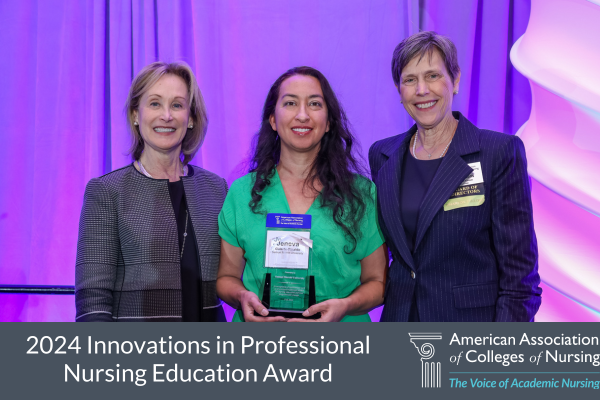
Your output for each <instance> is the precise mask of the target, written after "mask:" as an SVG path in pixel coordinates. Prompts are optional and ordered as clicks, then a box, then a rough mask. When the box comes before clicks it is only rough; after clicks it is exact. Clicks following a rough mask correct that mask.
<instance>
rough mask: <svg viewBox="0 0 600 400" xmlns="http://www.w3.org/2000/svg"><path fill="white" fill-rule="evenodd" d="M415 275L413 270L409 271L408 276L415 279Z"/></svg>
mask: <svg viewBox="0 0 600 400" xmlns="http://www.w3.org/2000/svg"><path fill="white" fill-rule="evenodd" d="M415 276H416V274H415V271H410V277H411V278H413V279H415Z"/></svg>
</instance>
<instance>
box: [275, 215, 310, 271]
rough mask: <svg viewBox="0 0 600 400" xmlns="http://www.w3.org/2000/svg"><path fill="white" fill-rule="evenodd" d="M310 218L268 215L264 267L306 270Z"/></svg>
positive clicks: (307, 216)
mask: <svg viewBox="0 0 600 400" xmlns="http://www.w3.org/2000/svg"><path fill="white" fill-rule="evenodd" d="M310 227H311V216H310V215H302V214H268V215H267V244H266V255H265V267H267V268H290V269H308V265H309V257H308V256H309V252H310V249H311V248H312V246H313V242H312V240H310Z"/></svg>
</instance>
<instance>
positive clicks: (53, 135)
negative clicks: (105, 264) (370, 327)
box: [0, 0, 600, 321]
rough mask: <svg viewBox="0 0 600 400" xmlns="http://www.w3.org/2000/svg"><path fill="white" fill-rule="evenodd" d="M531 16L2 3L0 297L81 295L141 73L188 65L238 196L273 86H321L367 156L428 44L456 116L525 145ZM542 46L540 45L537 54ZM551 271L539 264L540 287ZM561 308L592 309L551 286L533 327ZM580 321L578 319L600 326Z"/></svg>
mask: <svg viewBox="0 0 600 400" xmlns="http://www.w3.org/2000/svg"><path fill="white" fill-rule="evenodd" d="M573 1H575V0H573ZM577 1H578V2H579V3H582V2H583V3H585V2H586V0H577ZM563 2H567V0H563ZM539 3H541V2H534V7H540V8H541V7H543V5H541V4H539ZM536 4H537V5H536ZM589 4H590V7H597V6H596V5H594V4H592V3H589ZM530 11H532V10H530V2H529V1H527V0H510V1H509V0H506V1H484V0H420V1H419V0H395V1H393V0H373V1H358V0H356V1H352V0H327V1H322V0H303V1H279V0H263V1H242V0H240V1H234V0H203V1H201V0H198V1H191V0H176V1H175V0H154V1H142V0H113V1H103V0H94V1H69V0H62V1H60V0H43V1H42V0H40V1H33V0H30V1H20V2H8V1H3V2H1V3H0V23H1V26H3V29H2V30H1V31H0V43H2V44H3V57H2V60H1V61H0V83H1V85H0V87H2V88H3V95H2V96H0V116H1V121H2V123H3V124H4V126H5V127H4V129H2V130H1V131H0V139H1V143H2V145H1V146H0V181H1V182H2V187H1V188H0V284H39V285H48V284H59V285H72V284H74V265H75V251H76V241H77V229H78V221H79V213H80V210H81V204H82V198H83V191H84V188H85V184H86V183H87V181H88V180H89V179H91V178H93V177H96V176H100V175H102V174H105V173H107V172H110V171H112V170H114V169H117V168H120V167H122V166H124V165H126V164H127V163H129V162H130V161H131V160H130V158H129V156H128V155H127V154H126V151H127V149H128V147H129V137H128V133H127V130H126V124H125V115H124V110H123V107H124V103H125V98H126V95H127V91H128V88H129V85H130V83H131V80H132V78H133V76H135V74H136V73H137V72H138V71H139V70H140V69H141V68H142V67H143V66H145V65H146V64H148V63H150V62H152V61H156V60H163V61H177V60H183V61H185V62H187V63H188V64H190V65H191V66H192V68H193V69H194V71H195V72H196V74H197V76H198V81H199V84H200V88H201V90H202V93H203V95H204V98H205V101H206V104H207V108H208V113H209V121H210V122H209V128H208V134H207V138H206V141H205V143H204V145H203V147H202V149H201V151H200V152H199V153H198V155H197V156H196V158H195V159H194V160H193V164H195V165H199V166H202V167H203V168H206V169H208V170H210V171H213V172H215V173H217V174H219V175H221V176H223V177H225V178H226V179H227V181H228V182H229V183H231V182H232V181H233V180H234V179H236V178H237V177H239V176H241V175H242V174H244V173H245V160H246V158H247V155H248V150H249V145H250V141H251V138H252V135H253V134H254V133H255V132H256V130H257V128H258V125H259V121H260V112H261V108H262V104H263V101H264V98H265V96H266V93H267V91H268V89H269V87H270V85H271V84H272V83H273V81H274V80H275V79H276V78H277V77H278V76H279V75H280V74H281V73H283V72H284V71H285V70H287V69H288V68H291V67H295V66H300V65H308V66H312V67H315V68H317V69H319V70H321V71H322V72H323V73H324V74H325V75H326V76H327V77H328V79H329V81H330V83H331V84H332V86H333V88H334V90H335V91H336V93H337V94H338V96H339V98H340V99H341V101H342V103H343V105H344V107H345V109H346V111H347V113H348V116H349V118H350V120H351V122H352V124H353V127H354V130H355V133H356V135H357V137H358V138H359V140H360V142H361V144H362V154H363V155H364V156H366V154H367V150H368V148H369V146H370V145H371V144H372V143H373V142H374V141H376V140H378V139H381V138H384V137H387V136H391V135H396V134H398V133H401V132H403V131H405V130H407V129H408V128H409V127H410V126H411V124H412V121H411V120H410V118H409V117H408V115H407V114H406V112H405V111H404V109H403V108H402V107H401V104H400V102H399V97H398V94H397V92H396V90H395V88H394V85H393V81H392V77H391V73H390V60H391V55H392V51H393V49H394V47H395V46H396V45H397V44H398V43H399V42H400V41H401V40H402V39H403V38H405V37H407V36H408V35H410V34H412V33H415V32H417V31H419V30H435V31H437V32H438V33H441V34H444V35H447V36H449V37H450V38H451V39H452V40H454V42H455V43H456V46H457V48H458V53H459V62H460V66H461V70H462V78H461V87H460V94H459V95H458V96H456V98H455V103H454V108H455V109H456V110H459V111H461V112H462V113H463V114H465V115H466V116H467V117H468V118H469V119H470V120H471V121H472V122H474V123H475V124H476V125H478V126H479V127H481V128H487V129H493V130H498V131H504V132H506V133H510V134H514V133H516V132H517V131H518V130H519V128H520V127H521V126H522V125H523V124H524V123H525V122H526V120H527V119H528V118H529V115H530V111H531V91H530V86H529V83H528V81H527V78H525V77H524V76H522V75H521V74H520V73H519V72H518V71H517V70H516V69H515V68H513V66H512V64H511V62H510V59H509V52H510V49H511V47H512V45H513V44H514V43H515V41H516V40H517V39H518V38H519V37H520V36H521V35H523V34H524V32H525V30H526V28H527V23H528V20H529V16H530ZM554 12H555V13H560V11H556V10H555V11H554ZM557 15H560V14H557ZM596 25H599V24H596ZM580 28H581V27H580V26H578V24H577V23H574V24H573V23H572V24H567V25H565V27H564V29H567V30H576V29H580ZM590 29H591V28H590ZM596 37H598V36H596ZM536 41H544V38H543V37H536V38H535V39H533V44H532V45H531V46H532V47H535V43H536ZM596 65H597V64H596ZM596 155H597V154H596ZM540 182H541V181H540ZM540 187H541V189H540V190H542V191H543V190H550V189H547V188H546V187H545V186H543V182H542V183H541V184H540ZM561 198H562V197H561ZM584 212H587V211H584ZM536 217H537V215H536ZM537 223H538V221H537V220H536V224H537ZM597 261H598V260H596V262H597ZM544 271H545V265H540V272H541V274H542V279H543V278H544ZM576 284H577V283H576ZM554 287H555V288H557V286H556V285H554ZM591 290H592V291H593V289H591ZM595 291H596V292H597V291H598V289H595ZM547 299H548V300H547ZM565 304H567V305H568V306H569V307H575V308H576V309H578V310H579V309H582V307H583V306H581V304H579V303H578V302H574V301H572V300H571V299H569V298H568V297H565V296H564V295H563V294H560V292H557V291H555V290H554V289H552V288H550V287H547V286H544V303H543V306H542V311H541V312H540V314H539V318H538V319H541V320H544V319H562V320H568V319H569V318H571V317H570V316H569V315H565V314H564V313H563V314H561V312H562V311H561V310H563V309H567V307H566V306H565ZM595 306H596V307H595V309H596V310H598V309H600V305H599V304H598V303H596V304H595ZM544 307H546V308H544ZM587 307H588V308H585V307H583V308H585V309H586V310H587V314H586V313H583V314H582V313H580V314H576V316H575V317H573V319H586V320H589V319H594V318H598V314H597V312H596V311H594V310H593V308H594V307H593V306H592V305H590V304H588V306H587ZM571 309H572V308H571ZM544 310H548V311H547V312H546V311H544ZM73 318H74V305H73V297H72V296H40V295H32V296H26V295H0V320H1V321H49V320H52V321H57V320H58V321H69V320H73Z"/></svg>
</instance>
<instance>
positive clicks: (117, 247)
mask: <svg viewBox="0 0 600 400" xmlns="http://www.w3.org/2000/svg"><path fill="white" fill-rule="evenodd" d="M191 169H193V174H190V175H189V176H185V177H182V180H183V186H184V189H185V196H186V200H187V204H188V208H189V212H190V217H191V220H192V225H193V228H194V233H195V236H196V242H197V246H198V256H199V260H198V264H199V266H200V269H201V271H202V300H203V305H204V308H211V307H218V306H219V305H220V300H219V298H218V297H217V293H216V279H217V270H218V267H219V255H220V250H221V239H220V237H219V233H218V230H219V227H218V222H217V218H218V215H219V211H220V210H221V207H222V206H223V202H224V200H225V196H226V194H227V183H226V181H225V180H224V179H223V178H220V177H219V176H217V175H215V174H213V173H211V172H208V171H205V170H204V169H202V168H199V167H192V168H191ZM177 237H178V236H177V222H176V219H175V214H174V211H173V206H172V204H171V198H170V195H169V189H168V180H166V179H151V178H148V177H147V176H145V175H143V174H142V173H140V172H139V171H137V170H136V169H135V168H134V167H133V165H129V166H127V167H124V168H121V169H118V170H116V171H113V172H111V173H109V174H106V175H104V176H101V177H99V178H94V179H92V180H90V182H89V183H88V184H87V187H86V189H85V196H84V200H83V208H82V210H81V219H80V221H79V240H78V242H77V264H76V267H75V304H76V308H77V314H76V320H77V321H115V320H119V321H123V320H124V321H144V320H148V321H181V264H180V254H179V243H178V239H177Z"/></svg>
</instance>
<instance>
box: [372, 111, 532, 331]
mask: <svg viewBox="0 0 600 400" xmlns="http://www.w3.org/2000/svg"><path fill="white" fill-rule="evenodd" d="M454 116H455V118H457V119H458V120H459V123H458V127H457V130H456V133H455V135H454V138H453V140H452V143H451V145H450V147H449V148H448V151H447V153H446V155H445V156H444V157H443V161H442V163H441V165H440V167H439V169H438V171H437V172H436V175H435V177H434V178H433V181H432V182H431V186H430V187H429V190H428V191H427V194H426V195H425V198H424V199H423V203H422V204H421V209H420V212H419V220H418V224H417V235H416V241H415V250H414V252H413V253H412V254H411V252H410V251H409V249H408V246H407V242H406V236H405V233H404V228H403V226H402V221H401V219H400V204H399V199H400V193H399V182H400V176H401V167H402V159H403V157H404V155H405V154H406V149H407V146H409V145H410V139H411V137H412V135H413V134H414V133H415V132H416V126H413V127H412V128H411V129H410V130H409V131H408V132H405V133H403V134H400V135H397V136H393V137H390V138H387V139H383V140H380V141H378V142H376V143H375V144H373V146H371V148H370V150H369V164H370V166H371V174H372V176H373V181H374V182H375V184H376V185H377V201H378V209H379V223H380V226H381V230H382V232H383V234H384V236H385V239H386V243H387V245H388V247H389V248H390V250H391V252H392V264H391V266H390V269H389V271H388V281H387V282H386V295H385V308H384V310H383V314H382V321H407V319H408V315H409V311H410V306H411V301H412V299H413V293H414V291H415V288H416V300H417V307H418V310H419V318H420V320H421V321H531V320H533V317H534V316H535V314H536V312H537V310H538V308H539V306H540V304H541V297H540V295H541V292H542V290H541V289H540V288H539V287H538V285H539V283H540V277H539V274H538V266H537V261H538V257H537V241H536V237H535V232H534V229H533V214H532V207H531V192H530V187H529V177H528V175H527V161H526V158H525V149H524V146H523V142H522V141H521V139H519V138H518V137H517V136H511V135H506V134H503V133H498V132H493V131H488V130H483V129H478V128H477V127H475V126H474V125H473V124H471V123H470V122H469V121H468V120H467V119H466V118H465V117H464V116H462V115H461V114H460V113H457V112H455V113H454ZM477 161H479V162H481V169H482V173H483V179H484V195H485V202H484V203H483V204H482V205H480V206H477V207H463V208H457V209H454V210H451V211H444V207H443V205H444V203H445V202H446V201H447V200H448V199H449V197H450V196H451V195H452V193H453V192H454V191H455V190H456V189H457V188H458V187H459V186H460V184H461V183H462V182H463V181H464V179H465V178H467V177H468V176H469V174H470V173H471V172H472V169H471V168H470V167H469V166H468V164H469V163H474V162H477Z"/></svg>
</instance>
